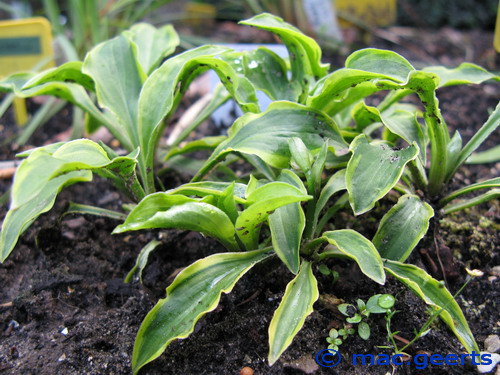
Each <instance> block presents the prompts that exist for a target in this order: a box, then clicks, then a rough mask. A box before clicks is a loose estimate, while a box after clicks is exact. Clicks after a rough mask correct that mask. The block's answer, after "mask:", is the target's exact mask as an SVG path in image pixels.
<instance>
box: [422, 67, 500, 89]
mask: <svg viewBox="0 0 500 375" xmlns="http://www.w3.org/2000/svg"><path fill="white" fill-rule="evenodd" d="M422 70H423V71H424V72H430V73H434V74H436V75H437V76H438V77H439V87H446V86H454V85H464V84H469V83H476V84H478V83H482V82H484V81H487V80H489V79H493V80H495V81H499V80H500V77H498V76H497V75H495V74H492V73H490V72H488V71H487V70H485V69H483V68H481V67H480V66H478V65H475V64H471V63H462V64H460V65H459V66H458V67H456V68H454V69H448V68H446V67H444V66H428V67H425V68H424V69H422Z"/></svg>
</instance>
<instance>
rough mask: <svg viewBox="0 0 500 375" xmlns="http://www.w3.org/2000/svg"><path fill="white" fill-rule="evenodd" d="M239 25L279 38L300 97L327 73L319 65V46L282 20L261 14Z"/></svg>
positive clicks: (322, 65)
mask: <svg viewBox="0 0 500 375" xmlns="http://www.w3.org/2000/svg"><path fill="white" fill-rule="evenodd" d="M240 23H241V24H243V25H249V26H255V27H257V28H259V29H264V30H267V31H270V32H272V33H274V34H276V35H277V36H279V37H280V39H281V40H282V41H283V43H284V44H285V46H286V48H287V50H288V54H289V56H290V65H291V68H292V79H291V81H292V82H300V84H301V85H302V87H303V90H302V95H301V97H305V95H307V93H308V91H309V86H310V85H312V84H313V83H314V82H315V81H316V80H318V79H319V78H321V77H323V76H324V75H325V74H326V73H327V71H328V67H329V65H328V64H322V63H321V48H320V47H319V45H318V44H317V43H316V42H315V41H314V39H312V38H310V37H308V36H306V35H304V34H303V33H302V32H301V31H300V30H299V29H297V28H296V27H294V26H292V25H290V24H288V23H286V22H284V21H283V19H282V18H280V17H276V16H274V15H272V14H269V13H262V14H259V15H257V16H255V17H253V18H250V19H248V20H244V21H240ZM300 99H301V98H299V101H300Z"/></svg>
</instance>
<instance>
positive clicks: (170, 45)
mask: <svg viewBox="0 0 500 375" xmlns="http://www.w3.org/2000/svg"><path fill="white" fill-rule="evenodd" d="M123 35H124V36H125V37H127V38H128V39H129V40H130V41H131V42H132V43H133V44H134V45H135V48H136V49H135V51H134V52H135V55H136V60H137V61H138V62H139V65H140V67H141V69H142V72H141V75H143V76H144V77H147V76H148V75H149V74H151V72H152V71H153V70H154V69H156V67H158V65H159V64H160V63H161V60H162V59H164V58H165V57H166V56H168V55H171V54H172V53H174V51H175V48H176V47H177V46H178V45H179V36H178V35H177V33H176V32H175V30H174V28H173V26H172V25H165V26H162V27H159V28H156V27H154V26H152V25H150V24H148V23H137V24H135V25H134V26H132V27H131V28H130V29H129V30H126V31H124V32H123Z"/></svg>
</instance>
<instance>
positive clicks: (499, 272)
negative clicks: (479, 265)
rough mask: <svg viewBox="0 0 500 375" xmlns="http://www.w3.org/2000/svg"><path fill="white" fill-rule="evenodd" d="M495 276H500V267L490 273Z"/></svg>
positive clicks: (494, 268)
mask: <svg viewBox="0 0 500 375" xmlns="http://www.w3.org/2000/svg"><path fill="white" fill-rule="evenodd" d="M490 273H491V274H492V275H493V276H500V266H495V267H493V268H492V269H491V272H490Z"/></svg>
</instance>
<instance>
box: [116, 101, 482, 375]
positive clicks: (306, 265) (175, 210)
mask: <svg viewBox="0 0 500 375" xmlns="http://www.w3.org/2000/svg"><path fill="white" fill-rule="evenodd" d="M284 109H286V111H287V112H283V110H284ZM273 112H276V113H273ZM278 114H279V115H280V120H279V122H283V123H285V124H289V123H291V122H289V121H288V120H289V119H291V118H294V116H303V117H302V118H303V121H301V122H300V123H301V124H302V126H303V127H304V128H309V127H310V128H311V129H314V128H315V127H317V126H318V123H319V122H324V121H325V119H324V118H323V117H321V116H320V115H318V114H316V113H311V110H310V109H308V108H306V107H303V106H300V105H286V106H284V104H283V103H276V104H275V105H272V106H271V107H270V108H269V109H268V111H266V112H264V113H262V114H261V115H252V114H248V115H246V116H243V117H242V118H240V119H239V120H238V121H236V123H235V124H234V125H233V130H235V129H237V130H235V131H237V132H242V131H243V129H245V128H246V127H248V128H249V129H247V130H248V132H245V134H247V135H248V134H249V133H251V130H252V121H254V122H257V123H258V122H259V120H260V119H262V118H265V117H266V116H270V118H272V119H273V120H274V122H272V124H273V125H276V123H277V122H278V120H277V118H278V117H277V116H278ZM268 124H269V122H268ZM273 125H269V126H273ZM336 135H337V131H336V129H335V127H334V125H333V123H331V122H329V123H326V125H324V128H323V136H320V135H319V134H318V133H313V132H311V133H310V134H309V137H308V140H309V141H310V142H311V143H310V144H309V146H310V149H308V148H307V147H306V144H305V143H304V142H303V141H302V140H301V139H300V138H298V137H291V138H288V139H287V141H288V142H287V148H288V152H287V155H288V156H281V157H282V162H283V163H284V164H285V165H288V168H281V169H280V170H279V174H278V176H277V178H276V179H274V180H267V179H257V178H255V177H253V176H251V177H250V179H249V181H248V182H247V183H237V182H234V181H233V182H215V181H201V182H192V183H188V184H184V185H181V186H179V187H177V188H175V189H172V190H169V191H166V192H159V193H155V194H151V195H148V196H146V197H145V198H144V199H143V200H142V201H141V202H140V203H139V204H138V205H137V206H136V207H135V208H134V209H133V210H132V211H131V212H130V214H129V215H128V217H127V219H126V220H125V222H124V223H123V224H121V225H119V226H118V227H117V228H116V229H115V231H114V233H122V232H125V231H132V230H141V229H149V228H165V229H169V228H177V229H184V230H192V231H197V232H200V233H202V234H204V235H205V236H209V237H213V238H215V239H216V240H218V242H219V243H220V244H221V249H222V248H225V250H227V251H229V252H221V253H218V254H215V255H211V256H209V257H207V258H204V259H201V260H198V261H196V262H195V263H193V264H192V265H190V266H188V267H186V268H185V269H184V270H183V271H181V272H180V273H179V275H178V276H177V277H176V279H175V280H174V281H173V283H172V284H171V285H170V286H169V287H168V288H167V296H166V298H165V299H162V300H160V301H159V302H158V303H157V305H156V306H155V307H154V308H153V309H152V310H151V311H150V312H149V313H148V315H147V316H146V318H145V319H144V321H143V323H142V325H141V328H140V330H139V332H138V334H137V338H136V343H135V347H134V353H133V357H132V366H133V370H134V372H135V373H137V372H138V371H139V369H140V368H141V367H142V366H144V365H145V364H146V363H148V362H150V361H152V360H154V359H155V358H157V357H158V356H160V355H161V354H162V352H163V351H164V350H165V349H166V348H167V347H168V345H169V344H170V343H171V342H172V341H173V340H175V339H177V338H185V337H187V336H188V335H189V334H190V333H192V332H193V330H194V327H195V324H196V322H197V320H198V319H200V318H201V317H202V316H203V315H204V314H205V313H207V312H209V311H212V310H213V309H215V307H216V306H217V304H218V302H219V300H220V297H221V294H222V293H228V292H230V291H231V290H232V288H233V287H234V284H235V283H236V282H237V281H238V280H239V279H240V278H241V277H242V276H243V275H244V274H245V273H246V272H247V271H248V270H249V269H250V268H252V267H253V266H255V265H256V264H257V263H259V262H263V261H265V260H266V259H267V258H269V257H272V256H277V257H278V258H279V259H280V260H281V261H282V262H283V264H284V265H285V266H286V267H287V268H288V269H289V271H290V272H291V274H292V275H293V276H292V277H293V278H292V280H291V281H290V282H289V284H288V286H287V287H286V290H285V291H284V295H283V298H282V300H281V303H280V305H279V307H278V309H277V310H276V311H275V313H274V316H273V318H272V320H271V323H270V325H269V355H268V360H269V364H270V365H272V364H273V363H275V362H276V361H277V360H278V359H279V357H280V356H281V354H282V353H283V352H284V351H285V350H286V348H287V347H288V346H289V345H290V344H291V342H292V340H293V338H294V337H295V335H296V334H297V333H298V332H299V330H300V329H301V327H302V326H303V324H304V322H305V319H306V318H307V316H308V315H309V314H310V313H311V312H312V311H313V305H314V303H315V301H316V300H317V299H318V296H319V290H318V282H317V280H316V277H315V274H314V270H315V269H316V268H317V267H318V266H320V265H321V264H323V263H324V262H325V261H326V260H327V259H330V258H344V259H348V260H352V261H354V262H356V263H357V265H358V266H359V269H360V271H361V272H362V273H363V274H364V275H366V276H367V277H368V278H370V279H372V280H373V281H374V282H376V283H379V284H384V283H385V281H386V273H389V274H390V275H393V276H394V277H396V278H397V279H398V280H400V281H401V282H402V283H403V284H405V285H407V286H408V287H409V288H410V289H412V290H413V291H414V292H415V293H416V294H417V295H418V296H419V297H421V298H422V299H423V300H424V301H425V302H426V303H427V304H429V305H430V306H432V308H434V309H441V312H440V314H441V317H442V319H443V320H444V321H445V322H446V324H448V326H449V327H450V328H451V330H452V331H453V332H454V333H455V334H456V335H457V337H458V338H459V340H460V341H461V342H462V343H463V345H464V347H465V348H466V349H467V350H468V351H472V350H477V344H476V342H475V340H474V337H473V335H472V333H471V331H470V329H469V327H468V325H467V322H466V320H465V317H464V315H463V313H462V311H461V310H460V307H459V306H458V304H457V303H456V301H455V300H454V299H453V296H452V295H451V294H450V292H449V291H448V290H447V289H446V288H445V287H443V285H442V284H441V283H439V282H438V281H437V280H435V279H433V278H432V277H431V276H429V275H428V274H427V273H426V272H425V271H424V270H423V269H420V268H418V267H416V266H413V265H409V264H404V263H402V262H400V261H396V260H389V259H384V258H383V257H381V255H380V253H379V251H378V250H377V248H376V246H375V245H374V240H375V239H374V240H370V239H368V238H366V237H365V236H363V235H362V234H360V233H358V232H356V231H354V230H351V229H334V230H326V231H325V230H324V226H325V225H326V224H327V223H328V219H329V218H330V217H331V216H332V215H333V214H334V213H335V212H336V211H337V210H339V209H340V208H342V207H343V206H344V205H345V203H346V202H348V198H347V196H348V195H349V193H347V194H346V193H345V192H346V190H347V187H348V186H349V184H351V183H352V181H353V178H354V177H355V176H356V177H359V176H357V173H350V170H349V168H347V169H339V170H337V171H336V172H335V173H333V174H332V175H331V176H330V177H329V178H328V179H327V180H326V181H325V180H324V179H323V178H322V176H323V175H324V173H325V169H324V168H325V161H326V158H327V154H328V147H329V146H328V145H329V144H330V141H332V142H335V140H334V137H335V136H336ZM330 137H333V138H330ZM306 138H307V137H306ZM381 150H382V149H381ZM382 151H386V150H382ZM416 152H417V149H416V148H407V149H404V150H400V151H391V154H390V155H383V156H380V155H379V156H378V157H383V159H382V161H381V164H382V167H381V168H382V171H381V173H379V175H378V177H375V178H372V177H371V175H370V178H372V180H371V181H370V186H371V187H372V189H373V190H375V191H378V192H380V191H386V192H387V191H389V190H390V189H391V187H392V186H394V185H395V184H396V182H397V181H398V179H399V177H400V176H401V174H402V173H403V169H404V166H405V164H406V163H408V161H409V160H411V159H412V157H416ZM274 156H276V157H279V156H280V155H279V154H275V155H274ZM394 157H398V158H399V159H400V160H401V162H393V161H391V160H392V158H394ZM290 166H294V167H295V168H293V169H290ZM301 177H302V178H301ZM365 183H367V182H365ZM338 193H340V194H341V195H340V197H338V195H339V194H338ZM333 196H337V198H336V199H335V203H334V204H333V205H330V204H329V202H330V200H331V198H332V197H333ZM359 198H360V197H358V196H357V195H356V193H355V196H354V200H355V201H357V200H358V199H359ZM361 199H365V198H364V196H363V195H362V196H361ZM372 199H377V197H376V196H373V197H372ZM404 210H413V211H414V212H415V214H414V215H410V217H407V219H406V220H405V221H404V222H403V223H402V224H401V225H393V226H387V225H385V226H384V225H383V223H382V224H381V226H380V228H379V230H381V228H383V230H384V234H385V235H386V240H385V244H386V246H388V247H391V248H395V249H397V251H398V252H399V253H398V257H400V258H403V257H404V255H405V254H407V253H409V252H410V251H411V250H412V249H413V248H414V247H415V245H416V244H417V242H418V241H419V240H420V238H422V236H423V235H424V233H425V232H426V230H427V227H428V225H429V219H430V218H431V217H432V215H433V211H432V208H431V207H430V206H429V205H428V204H427V203H425V202H422V201H421V200H420V199H419V198H418V197H416V196H413V195H403V196H402V197H401V198H400V200H399V202H398V203H397V205H396V206H395V208H393V209H392V210H391V211H389V212H388V213H387V215H386V217H385V218H384V220H385V221H386V222H387V221H390V220H391V219H394V218H395V217H396V216H397V215H400V214H401V212H402V211H404ZM401 233H404V236H401ZM384 238H385V237H384Z"/></svg>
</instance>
